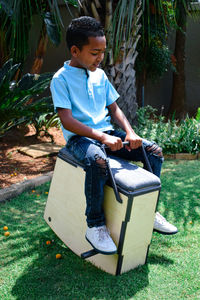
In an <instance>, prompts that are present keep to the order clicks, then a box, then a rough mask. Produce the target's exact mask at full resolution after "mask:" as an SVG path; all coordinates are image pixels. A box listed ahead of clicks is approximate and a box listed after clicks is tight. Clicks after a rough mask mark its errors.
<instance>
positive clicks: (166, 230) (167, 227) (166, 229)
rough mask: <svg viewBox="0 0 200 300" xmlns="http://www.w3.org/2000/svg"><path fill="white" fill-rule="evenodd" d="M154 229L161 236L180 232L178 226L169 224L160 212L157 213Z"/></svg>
mask: <svg viewBox="0 0 200 300" xmlns="http://www.w3.org/2000/svg"><path fill="white" fill-rule="evenodd" d="M153 229H154V231H157V232H159V233H161V234H175V233H177V232H178V229H177V228H176V226H174V225H172V224H170V223H169V222H167V220H166V219H165V218H164V217H163V216H162V215H161V214H159V212H156V215H155V220H154V227H153Z"/></svg>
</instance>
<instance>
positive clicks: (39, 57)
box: [30, 24, 48, 74]
mask: <svg viewBox="0 0 200 300" xmlns="http://www.w3.org/2000/svg"><path fill="white" fill-rule="evenodd" d="M47 43H48V35H47V31H46V26H45V24H43V26H42V30H41V33H40V38H39V42H38V45H37V49H36V52H35V60H34V63H33V66H32V68H31V72H30V73H31V74H40V72H41V69H42V65H43V62H44V56H45V53H46V49H47Z"/></svg>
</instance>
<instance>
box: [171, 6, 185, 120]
mask: <svg viewBox="0 0 200 300" xmlns="http://www.w3.org/2000/svg"><path fill="white" fill-rule="evenodd" d="M177 10H178V16H177V23H178V26H179V28H180V29H177V30H176V41H175V50H174V56H175V58H176V70H177V72H174V73H173V86H172V97H171V105H170V110H169V115H172V114H175V117H176V118H178V119H182V118H184V116H185V114H186V107H185V103H186V88H185V41H186V34H185V33H186V11H185V8H184V5H183V1H181V0H179V1H177Z"/></svg>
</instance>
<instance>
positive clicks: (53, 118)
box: [32, 113, 61, 143]
mask: <svg viewBox="0 0 200 300" xmlns="http://www.w3.org/2000/svg"><path fill="white" fill-rule="evenodd" d="M32 124H33V125H34V127H35V129H36V135H37V136H41V134H42V133H43V135H46V136H49V137H50V138H51V142H52V143H53V142H54V139H53V135H52V134H50V133H49V131H48V130H49V128H51V127H57V128H59V127H60V126H61V121H60V118H59V117H58V115H57V114H54V113H47V114H42V115H40V116H38V117H35V118H33V120H32Z"/></svg>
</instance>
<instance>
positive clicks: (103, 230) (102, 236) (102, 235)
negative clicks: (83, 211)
mask: <svg viewBox="0 0 200 300" xmlns="http://www.w3.org/2000/svg"><path fill="white" fill-rule="evenodd" d="M95 231H96V233H97V234H98V240H99V241H103V240H104V239H105V237H109V231H108V230H107V228H106V227H96V230H95Z"/></svg>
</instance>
